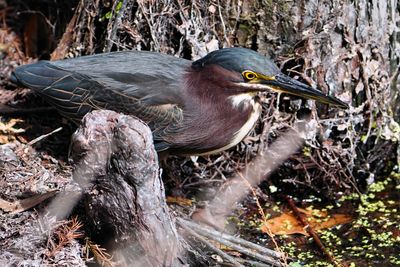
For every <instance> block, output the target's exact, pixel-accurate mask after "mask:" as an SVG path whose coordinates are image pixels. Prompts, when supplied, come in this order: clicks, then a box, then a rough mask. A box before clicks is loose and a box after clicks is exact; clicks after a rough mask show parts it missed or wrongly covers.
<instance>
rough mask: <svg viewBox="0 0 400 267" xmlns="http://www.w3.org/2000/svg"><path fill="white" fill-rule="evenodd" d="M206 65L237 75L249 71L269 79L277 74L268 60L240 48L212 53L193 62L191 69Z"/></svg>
mask: <svg viewBox="0 0 400 267" xmlns="http://www.w3.org/2000/svg"><path fill="white" fill-rule="evenodd" d="M208 65H219V66H221V67H223V68H224V69H227V70H231V71H235V72H239V73H243V72H244V71H246V70H251V71H254V72H257V73H260V74H264V75H266V76H271V77H272V76H274V75H276V74H277V73H279V69H278V67H277V66H276V65H275V64H274V63H273V62H272V61H271V60H270V59H268V58H267V57H265V56H262V55H261V54H259V53H257V52H255V51H253V50H250V49H246V48H241V47H232V48H223V49H220V50H216V51H213V52H211V53H209V54H208V55H206V56H205V57H203V58H201V59H199V60H197V61H195V62H193V64H192V67H193V68H194V69H201V68H203V67H205V66H208Z"/></svg>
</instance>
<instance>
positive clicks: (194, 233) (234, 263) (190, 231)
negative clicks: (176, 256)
mask: <svg viewBox="0 0 400 267" xmlns="http://www.w3.org/2000/svg"><path fill="white" fill-rule="evenodd" d="M178 222H180V220H179V221H178ZM179 225H180V226H181V227H182V228H183V229H184V230H185V231H187V232H188V233H190V234H191V235H192V236H194V237H195V238H197V239H198V240H200V241H201V242H202V243H203V244H205V245H206V246H207V247H208V248H209V249H211V250H212V251H214V252H215V253H217V254H218V255H220V256H221V257H222V258H224V259H225V260H227V261H228V262H230V263H232V264H233V265H234V266H238V267H244V266H243V265H242V264H240V263H239V262H237V261H236V259H235V258H234V257H232V256H230V255H228V254H227V253H225V252H223V251H222V250H220V249H219V248H216V247H215V246H213V245H212V244H210V243H209V242H208V241H207V240H205V239H204V238H203V237H202V236H200V235H199V234H197V233H196V232H195V231H193V229H190V227H189V226H187V225H185V224H184V223H179Z"/></svg>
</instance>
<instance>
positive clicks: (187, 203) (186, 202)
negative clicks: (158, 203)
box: [167, 196, 193, 206]
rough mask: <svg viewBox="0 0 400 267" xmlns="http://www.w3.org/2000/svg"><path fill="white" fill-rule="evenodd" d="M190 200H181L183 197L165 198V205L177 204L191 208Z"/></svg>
mask: <svg viewBox="0 0 400 267" xmlns="http://www.w3.org/2000/svg"><path fill="white" fill-rule="evenodd" d="M192 202H193V201H192V200H190V199H187V198H183V197H171V196H169V197H167V203H168V204H178V205H181V206H191V205H192Z"/></svg>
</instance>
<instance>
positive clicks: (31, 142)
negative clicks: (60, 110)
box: [28, 127, 62, 146]
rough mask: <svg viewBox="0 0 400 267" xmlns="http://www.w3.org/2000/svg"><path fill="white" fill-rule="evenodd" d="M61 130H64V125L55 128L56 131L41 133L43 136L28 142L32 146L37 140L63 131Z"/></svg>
mask: <svg viewBox="0 0 400 267" xmlns="http://www.w3.org/2000/svg"><path fill="white" fill-rule="evenodd" d="M61 130H62V127H58V128H57V129H55V130H54V131H52V132H50V133H48V134H44V135H41V136H39V137H37V138H35V139H33V140H32V141H30V142H29V143H28V145H30V146H31V145H33V144H36V143H37V142H39V141H41V140H43V139H44V138H46V137H48V136H50V135H52V134H54V133H57V132H59V131H61Z"/></svg>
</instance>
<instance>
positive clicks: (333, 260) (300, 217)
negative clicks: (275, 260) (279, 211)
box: [285, 196, 342, 266]
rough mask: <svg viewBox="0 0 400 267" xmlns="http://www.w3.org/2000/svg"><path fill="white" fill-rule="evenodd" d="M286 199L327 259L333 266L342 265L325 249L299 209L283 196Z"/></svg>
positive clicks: (288, 198)
mask: <svg viewBox="0 0 400 267" xmlns="http://www.w3.org/2000/svg"><path fill="white" fill-rule="evenodd" d="M285 199H286V201H287V202H288V204H289V206H290V208H291V209H292V210H293V213H294V215H295V216H296V218H297V220H298V221H299V222H300V223H301V225H302V226H303V228H304V229H305V230H306V231H307V233H308V234H309V235H310V236H312V238H313V239H314V241H315V243H316V244H317V246H318V247H319V249H320V250H321V251H322V253H324V254H325V256H326V257H327V258H328V260H329V261H330V262H331V263H332V264H334V265H335V266H342V265H341V264H339V263H338V262H337V261H336V260H335V259H334V258H333V256H332V255H331V254H330V253H329V251H327V250H326V248H325V246H324V244H322V241H321V239H319V237H318V235H317V233H316V232H315V231H314V230H313V229H312V227H311V225H310V224H309V223H307V222H306V221H305V220H304V219H303V216H302V215H301V213H300V211H299V210H298V209H297V207H296V205H295V203H294V201H293V200H292V199H291V198H290V197H288V196H285Z"/></svg>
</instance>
